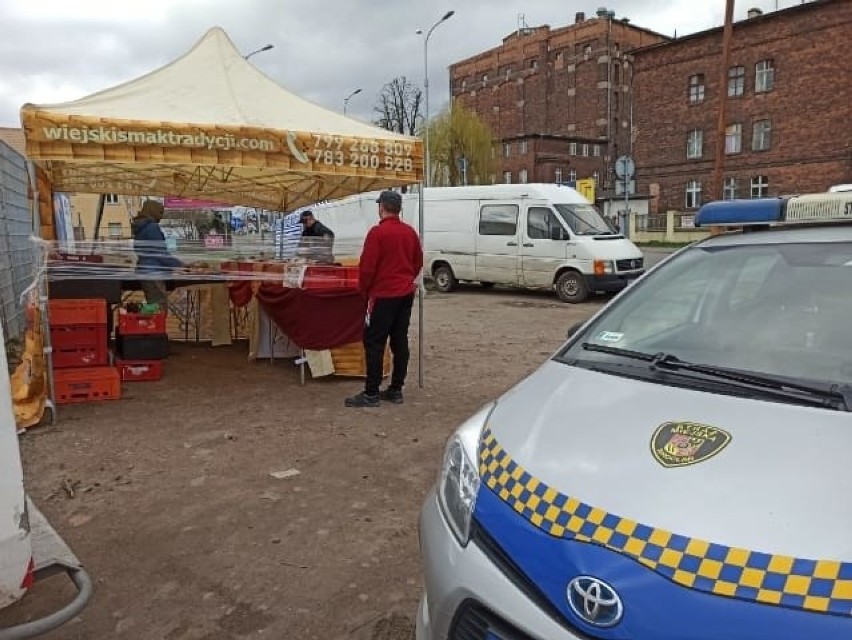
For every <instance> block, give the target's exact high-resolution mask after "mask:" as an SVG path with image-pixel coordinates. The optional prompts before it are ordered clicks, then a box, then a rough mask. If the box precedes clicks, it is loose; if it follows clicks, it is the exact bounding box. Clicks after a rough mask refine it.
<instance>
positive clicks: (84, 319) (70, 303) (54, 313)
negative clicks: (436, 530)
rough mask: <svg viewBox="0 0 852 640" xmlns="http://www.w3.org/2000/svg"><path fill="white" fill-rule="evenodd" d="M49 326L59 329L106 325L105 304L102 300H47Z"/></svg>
mask: <svg viewBox="0 0 852 640" xmlns="http://www.w3.org/2000/svg"><path fill="white" fill-rule="evenodd" d="M48 311H49V314H50V315H49V318H50V324H51V326H54V327H61V326H65V325H71V324H106V321H107V304H106V300H104V299H103V298H79V299H71V300H49V301H48Z"/></svg>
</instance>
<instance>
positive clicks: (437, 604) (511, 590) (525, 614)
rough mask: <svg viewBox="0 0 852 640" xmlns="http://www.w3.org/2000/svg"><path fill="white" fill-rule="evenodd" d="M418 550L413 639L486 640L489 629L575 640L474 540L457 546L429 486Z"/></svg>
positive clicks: (526, 638)
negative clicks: (420, 591)
mask: <svg viewBox="0 0 852 640" xmlns="http://www.w3.org/2000/svg"><path fill="white" fill-rule="evenodd" d="M420 553H421V557H422V562H423V572H424V580H425V593H424V595H423V597H422V599H421V601H420V607H419V610H418V612H417V627H416V629H417V631H416V639H417V640H488V639H489V638H490V637H491V636H489V635H488V633H489V631H490V632H492V633H496V634H497V636H498V637H502V638H507V639H509V638H511V639H512V640H515V639H516V638H517V639H518V640H550V639H559V640H580V638H581V636H578V635H573V634H572V633H571V632H570V631H568V630H567V629H566V628H565V627H564V626H562V625H560V624H558V623H557V622H556V621H554V620H553V619H552V618H551V617H550V616H548V615H547V614H545V613H544V612H543V611H542V610H541V609H540V608H539V606H538V605H537V604H536V603H535V602H533V601H532V600H531V599H530V598H528V597H527V596H526V594H525V593H524V592H523V591H521V590H520V589H519V588H518V587H517V586H516V585H515V584H514V583H513V582H512V581H511V580H510V579H509V578H508V577H507V576H506V575H505V574H504V573H503V572H502V571H501V570H500V569H499V568H498V567H497V566H496V565H495V564H494V563H493V562H492V561H491V560H490V559H489V558H488V557H487V556H486V555H485V553H484V552H483V551H482V549H480V548H479V547H478V545H477V544H476V542H474V541H471V542H469V543H468V545H467V547H465V548H462V547H461V546H460V545H459V543H458V542H457V541H456V538H455V536H453V534H452V532H451V531H450V529H449V527H448V526H447V523H446V521H445V520H444V516H443V514H442V513H441V509H440V507H439V506H438V499H437V497H436V495H435V492H434V490H433V491H431V492H430V493H429V496H428V497H427V498H426V503H425V504H424V506H423V509H422V511H421V513H420ZM485 603H487V606H486V605H485ZM496 612H499V614H497V613H496Z"/></svg>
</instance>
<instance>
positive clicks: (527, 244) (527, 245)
mask: <svg viewBox="0 0 852 640" xmlns="http://www.w3.org/2000/svg"><path fill="white" fill-rule="evenodd" d="M524 246H525V247H534V246H535V245H534V244H533V243H532V242H525V243H524Z"/></svg>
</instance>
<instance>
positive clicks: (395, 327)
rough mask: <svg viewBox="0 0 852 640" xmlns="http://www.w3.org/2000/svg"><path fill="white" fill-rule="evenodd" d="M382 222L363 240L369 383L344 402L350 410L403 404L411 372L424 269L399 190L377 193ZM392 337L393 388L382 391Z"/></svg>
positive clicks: (361, 282) (361, 274)
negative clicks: (411, 333) (411, 337)
mask: <svg viewBox="0 0 852 640" xmlns="http://www.w3.org/2000/svg"><path fill="white" fill-rule="evenodd" d="M376 202H378V203H379V218H380V220H379V224H378V225H376V226H375V227H373V228H372V229H370V231H369V233H368V234H367V238H366V240H364V249H363V250H362V252H361V263H360V267H359V288H360V289H361V293H362V294H363V295H364V297H365V298H366V299H367V317H366V322H365V325H364V352H365V355H366V360H367V381H366V384H365V386H364V391H363V393H359V394H358V395H356V396H352V397H351V398H346V406H347V407H378V406H379V405H380V404H381V401H382V400H385V401H387V402H393V403H394V404H402V387H403V385H404V384H405V376H406V374H407V372H408V358H409V352H408V325H409V323H410V321H411V307H412V306H413V304H414V292H415V291H416V290H417V279H418V276H419V275H420V270H421V269H422V268H423V248H422V246H421V245H420V238H419V237H418V236H417V232H416V231H414V229H413V228H412V227H411V226H410V225H408V224H406V223H405V222H403V221H402V220H400V219H399V214H400V212H401V211H402V196H400V195H399V194H398V193H396V192H395V191H382V193H381V195H379V198H378V200H376ZM388 339H390V348H391V352H392V353H393V374H392V375H391V382H390V386H389V387H388V388H387V389H386V390H384V391H381V392H380V391H379V385H380V384H381V381H382V369H383V365H384V355H385V345H387V343H388Z"/></svg>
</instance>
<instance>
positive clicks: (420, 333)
mask: <svg viewBox="0 0 852 640" xmlns="http://www.w3.org/2000/svg"><path fill="white" fill-rule="evenodd" d="M424 185H425V182H421V183H420V198H419V200H420V211H419V215H418V216H417V231H418V233H419V235H420V244H421V246H422V248H423V252H424V254H425V247H426V242H425V241H424V239H423V210H424V208H425V207H424V205H425V204H426V194H425V189H424ZM424 262H425V261H424ZM424 273H425V272H423V271H421V273H420V282H419V283H418V286H417V384H418V386H419V387H420V388H421V389H422V388H423V345H424V343H425V342H424V331H425V318H424V312H423V307H424V304H423V303H424V301H425V295H424V291H425V287H426V285H425V283H424V281H423V276H424Z"/></svg>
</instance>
